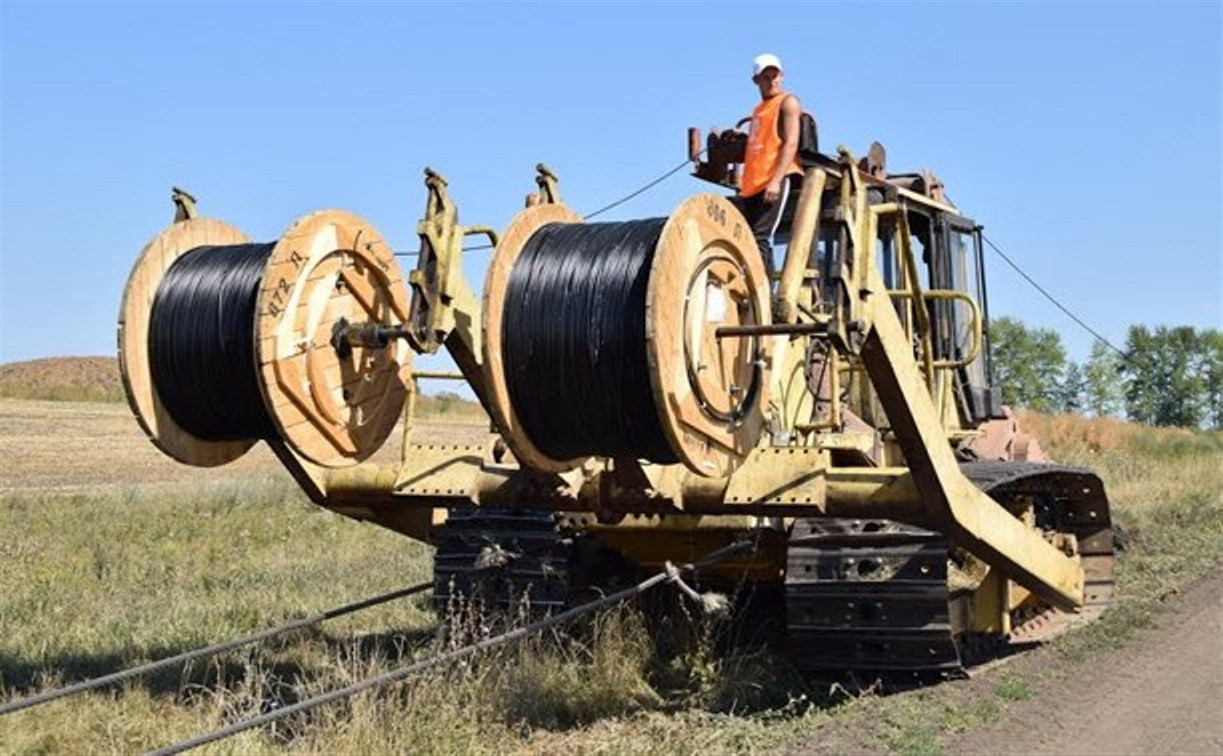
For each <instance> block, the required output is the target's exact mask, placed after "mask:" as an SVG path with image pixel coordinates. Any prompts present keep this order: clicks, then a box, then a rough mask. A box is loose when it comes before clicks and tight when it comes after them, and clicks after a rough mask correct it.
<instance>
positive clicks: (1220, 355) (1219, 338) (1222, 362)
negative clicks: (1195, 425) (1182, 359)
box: [1200, 328, 1223, 430]
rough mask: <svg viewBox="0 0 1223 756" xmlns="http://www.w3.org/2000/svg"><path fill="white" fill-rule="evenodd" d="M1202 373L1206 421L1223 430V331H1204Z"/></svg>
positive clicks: (1202, 339)
mask: <svg viewBox="0 0 1223 756" xmlns="http://www.w3.org/2000/svg"><path fill="white" fill-rule="evenodd" d="M1200 338H1201V352H1202V354H1201V356H1202V365H1201V372H1202V377H1203V380H1204V381H1205V383H1206V421H1207V422H1208V423H1209V424H1210V426H1211V427H1212V428H1215V429H1218V430H1223V331H1217V330H1215V329H1213V328H1210V329H1208V330H1205V331H1202V333H1201V335H1200Z"/></svg>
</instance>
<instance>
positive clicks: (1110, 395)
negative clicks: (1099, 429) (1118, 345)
mask: <svg viewBox="0 0 1223 756" xmlns="http://www.w3.org/2000/svg"><path fill="white" fill-rule="evenodd" d="M1083 378H1084V381H1085V384H1086V385H1085V388H1084V394H1085V395H1086V396H1085V397H1084V400H1085V405H1086V407H1087V410H1088V411H1089V412H1091V414H1093V415H1095V416H1096V417H1106V416H1108V415H1114V416H1116V415H1120V414H1121V411H1122V410H1123V409H1125V384H1124V382H1123V381H1122V380H1121V356H1120V355H1118V354H1117V353H1116V352H1115V351H1113V349H1112V347H1110V346H1108V345H1107V344H1105V343H1104V342H1103V341H1096V342H1095V343H1094V344H1092V345H1091V356H1089V357H1088V358H1087V367H1086V368H1085V369H1084V371H1083Z"/></svg>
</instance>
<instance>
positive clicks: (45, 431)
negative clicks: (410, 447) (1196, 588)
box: [0, 399, 1223, 753]
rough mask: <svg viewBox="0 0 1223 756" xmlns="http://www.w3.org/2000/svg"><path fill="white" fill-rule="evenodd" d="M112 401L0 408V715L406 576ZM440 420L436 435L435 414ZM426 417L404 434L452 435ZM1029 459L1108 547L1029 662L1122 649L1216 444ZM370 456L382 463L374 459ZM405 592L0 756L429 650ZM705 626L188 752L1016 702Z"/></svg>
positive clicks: (1222, 522) (1200, 545) (368, 747)
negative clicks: (191, 462) (1098, 594)
mask: <svg viewBox="0 0 1223 756" xmlns="http://www.w3.org/2000/svg"><path fill="white" fill-rule="evenodd" d="M126 412H127V411H126V408H125V407H124V406H123V405H121V404H103V403H75V404H67V403H62V402H48V401H32V400H16V399H0V565H2V569H0V700H12V699H14V698H18V697H22V696H24V695H27V694H29V693H31V692H33V691H37V690H40V689H43V688H46V687H54V686H57V685H59V684H62V683H64V682H68V681H72V680H77V679H81V678H84V677H88V676H92V675H96V674H100V673H105V672H109V671H113V670H115V669H118V668H120V667H124V666H128V665H131V664H134V663H137V662H140V661H143V660H148V659H153V658H157V657H161V656H164V655H169V654H172V653H176V652H180V651H183V650H187V649H189V648H192V647H195V646H198V645H202V644H205V643H208V642H213V641H218V640H222V639H226V638H229V637H232V636H234V635H238V634H242V633H246V632H250V631H253V630H257V629H260V628H263V627H266V626H268V625H271V624H274V623H277V622H280V621H283V620H285V619H287V618H291V617H295V616H301V615H303V614H306V613H310V612H313V611H316V610H319V609H323V608H326V607H330V606H335V605H338V604H342V603H345V602H347V601H350V600H353V599H357V598H363V597H366V596H369V595H373V594H375V593H379V592H381V591H385V590H390V589H392V588H395V587H399V586H403V585H407V584H412V583H416V582H419V581H422V580H425V579H427V578H428V576H429V571H430V558H431V555H430V550H429V548H428V547H425V546H422V545H419V544H415V543H413V542H411V541H409V540H407V539H404V538H402V537H399V536H396V535H395V534H392V533H390V532H385V531H381V530H379V529H377V528H376V527H373V526H369V525H363V524H360V523H356V522H352V521H349V520H345V519H344V518H342V517H339V516H338V515H334V514H331V513H329V512H326V511H324V510H321V509H318V508H316V507H314V506H312V505H311V504H309V503H308V502H306V501H305V499H304V498H303V497H302V496H301V495H300V494H299V493H298V492H297V491H296V489H295V488H294V487H293V485H292V484H291V482H290V481H289V480H288V479H287V477H286V476H285V475H284V474H283V473H281V472H280V471H279V470H278V469H277V467H276V465H275V462H274V460H273V459H272V458H271V455H270V454H267V453H266V451H265V450H263V449H256V450H253V451H252V452H251V454H250V455H248V457H249V458H244V459H243V460H242V461H241V462H240V463H239V464H237V465H235V466H233V467H231V468H226V469H224V470H222V471H220V472H217V471H208V472H201V471H193V470H187V469H185V468H182V467H180V466H177V465H175V464H174V463H172V462H169V461H168V460H165V459H163V458H161V457H160V455H159V454H158V453H157V452H156V451H155V450H154V449H153V448H152V447H151V445H149V444H148V443H147V442H145V441H144V439H143V437H142V436H141V434H140V432H139V430H138V428H137V427H136V425H135V423H134V422H133V421H131V419H130V417H128V416H127V414H126ZM442 419H446V418H442ZM438 420H439V418H438V417H436V416H432V417H430V418H428V422H427V423H426V424H425V426H424V427H423V428H422V431H421V432H422V433H430V434H438V435H439V437H440V436H442V435H446V434H449V435H448V437H450V438H457V437H468V436H472V435H478V434H479V433H480V432H481V430H482V427H481V425H480V424H479V421H478V419H477V420H476V422H469V423H467V424H459V425H457V426H456V425H454V424H453V423H442V422H438ZM1024 422H1025V423H1026V424H1027V425H1028V426H1029V427H1031V428H1032V429H1034V430H1035V431H1036V433H1037V435H1038V436H1039V437H1040V439H1041V441H1042V443H1043V445H1044V446H1045V448H1046V450H1047V451H1049V452H1050V453H1051V454H1052V455H1054V456H1055V457H1056V458H1058V459H1059V460H1062V461H1068V462H1074V463H1080V464H1085V465H1089V466H1091V467H1094V468H1095V469H1097V470H1098V471H1100V472H1101V474H1102V476H1103V477H1104V480H1105V482H1106V485H1107V487H1108V490H1109V493H1110V496H1111V498H1112V500H1113V502H1114V512H1115V515H1116V519H1117V520H1118V521H1119V522H1120V523H1121V524H1122V525H1123V526H1124V527H1125V529H1126V532H1127V533H1128V534H1129V538H1130V545H1129V548H1128V549H1127V550H1126V552H1125V554H1124V556H1123V558H1122V561H1121V567H1120V578H1119V579H1120V586H1121V587H1120V598H1119V601H1118V603H1117V605H1116V607H1115V608H1114V609H1113V610H1111V611H1110V612H1109V613H1108V614H1107V615H1105V617H1104V619H1102V620H1101V621H1099V622H1097V623H1095V624H1094V625H1092V626H1090V627H1088V628H1085V629H1083V630H1080V631H1076V632H1075V633H1073V634H1071V635H1069V636H1066V637H1064V638H1063V639H1061V640H1059V641H1057V642H1056V644H1055V649H1054V650H1055V653H1056V659H1057V665H1058V667H1059V669H1060V670H1062V671H1066V670H1069V671H1070V672H1069V673H1073V670H1074V669H1075V668H1076V666H1079V665H1086V664H1088V663H1089V661H1090V659H1091V657H1092V655H1093V654H1096V653H1099V652H1100V650H1102V649H1106V648H1111V647H1115V646H1116V645H1118V644H1122V643H1124V642H1125V641H1126V639H1127V638H1129V637H1130V636H1132V635H1133V634H1134V633H1136V632H1142V631H1143V629H1144V628H1146V627H1148V626H1150V625H1151V624H1152V622H1153V621H1155V618H1157V617H1158V614H1159V607H1160V605H1161V598H1162V597H1164V596H1167V595H1168V594H1169V593H1170V592H1174V591H1176V590H1177V589H1178V588H1180V587H1182V586H1184V585H1186V584H1187V583H1188V582H1189V581H1192V580H1193V579H1194V578H1196V577H1198V576H1201V575H1204V574H1207V573H1209V572H1211V571H1213V570H1216V569H1217V567H1218V564H1219V559H1220V555H1221V554H1223V436H1220V434H1217V433H1216V434H1209V433H1195V432H1189V431H1173V430H1158V431H1151V430H1148V429H1141V428H1137V427H1134V426H1130V425H1126V424H1124V423H1119V422H1115V421H1089V420H1084V419H1082V418H1077V417H1055V418H1044V417H1039V416H1030V417H1025V418H1024ZM386 453H387V454H388V455H390V454H393V453H394V450H393V449H391V450H389V451H387V452H386ZM435 625H436V620H435V617H434V615H433V612H432V610H431V609H430V607H429V603H428V598H427V595H425V596H423V597H417V598H414V599H408V600H404V601H401V602H398V603H394V604H391V605H388V606H385V607H382V608H378V609H374V610H370V611H368V612H365V613H362V614H359V615H356V616H355V617H354V618H351V619H342V620H337V621H333V622H330V623H327V624H324V625H322V626H321V627H320V628H319V629H317V630H311V631H309V632H302V633H299V634H297V635H295V636H293V637H291V638H287V639H285V640H283V641H280V642H276V643H273V644H269V645H266V646H263V647H260V648H256V649H252V650H249V651H245V652H237V653H233V654H230V655H228V656H225V657H223V658H221V659H218V660H214V661H212V662H208V663H197V664H195V665H192V666H190V667H189V668H187V669H184V670H175V671H170V672H167V673H164V674H159V675H154V676H152V677H150V678H147V679H144V680H139V681H135V682H132V683H130V684H128V685H127V686H125V687H123V688H121V689H119V690H116V691H106V692H97V693H92V694H88V695H86V696H82V697H78V698H74V699H69V700H67V701H62V702H57V703H53V704H50V705H47V706H45V707H40V708H36V709H33V710H29V711H26V712H21V713H18V714H15V715H11V716H7V717H3V718H0V751H7V752H18V753H46V752H87V751H88V752H129V751H135V750H142V749H148V748H151V747H155V746H158V745H164V744H167V743H170V742H173V741H176V740H179V739H182V738H186V737H188V736H191V735H193V734H196V733H199V732H203V731H206V730H210V729H213V728H216V727H218V726H220V725H222V724H224V723H226V722H230V721H235V720H238V719H242V718H245V717H248V716H251V715H253V714H255V713H258V712H260V711H266V710H270V709H272V708H274V707H276V706H278V705H283V704H284V703H286V702H291V701H294V700H297V699H298V698H301V697H304V696H308V695H310V694H312V693H315V692H318V691H321V690H324V689H327V688H331V687H334V686H337V685H340V684H343V683H347V682H351V681H354V680H357V679H360V678H363V677H366V676H368V675H370V674H372V673H375V672H377V671H380V670H385V669H389V668H391V667H393V666H396V665H398V664H399V663H401V662H402V661H403V660H405V659H407V658H416V657H423V656H425V655H428V654H430V653H433V652H435V651H436V650H437V649H438V648H439V644H440V643H441V641H440V640H439V637H438V634H437V632H436V630H435ZM726 631H727V629H726V627H725V626H724V625H721V624H704V623H703V622H702V621H700V620H695V625H694V626H692V627H688V628H686V632H685V633H683V634H682V635H683V637H684V638H685V641H684V642H682V643H681V642H674V641H673V642H669V643H668V644H667V645H668V652H667V653H666V654H662V653H659V648H658V646H657V644H656V641H657V638H656V637H655V636H654V635H652V634H651V633H650V632H649V631H647V629H646V626H645V623H644V622H643V620H642V618H641V617H640V616H639V615H638V614H637V613H635V611H633V610H631V609H630V610H622V611H617V612H611V613H609V614H607V615H604V616H602V617H600V618H599V619H598V620H597V621H595V622H594V623H592V624H591V625H590V626H589V627H588V628H586V631H585V632H584V633H583V634H582V635H581V639H574V638H560V637H556V636H549V637H546V638H541V639H538V640H534V641H531V642H529V643H525V644H522V645H520V646H517V647H514V648H512V649H509V650H506V651H503V652H492V653H488V654H485V655H484V656H482V657H478V658H477V659H475V660H474V661H472V662H470V663H468V664H463V665H459V666H456V667H453V668H451V669H448V670H445V671H439V672H435V673H432V674H428V675H425V676H423V677H419V678H414V679H413V680H411V681H409V682H407V683H405V684H402V685H398V686H396V687H393V688H390V689H387V690H384V691H382V692H378V693H368V694H363V695H361V696H358V697H356V698H354V699H352V700H351V701H349V702H348V703H345V704H340V705H334V706H329V707H325V708H322V709H318V710H316V711H315V712H313V713H311V714H310V715H308V716H304V717H301V718H297V719H290V720H288V721H285V722H283V723H282V724H280V725H278V726H276V727H275V728H269V729H263V730H258V731H253V732H249V733H246V734H244V735H241V736H238V737H236V738H233V739H231V740H228V741H224V742H222V743H219V744H216V745H214V746H209V747H208V748H207V749H205V750H207V751H210V752H223V753H252V752H253V753H262V752H279V751H282V750H291V751H294V752H303V753H313V752H318V753H323V752H326V753H333V752H344V753H354V752H386V751H397V752H430V753H452V752H458V751H463V752H466V751H476V752H494V751H495V752H527V751H529V752H545V753H552V752H555V753H560V752H565V753H569V752H573V751H580V752H609V753H629V752H631V753H643V752H644V753H701V752H708V751H711V750H713V751H762V750H792V749H802V750H826V751H829V752H844V751H853V750H860V749H875V750H893V751H900V752H913V753H932V752H938V751H939V749H940V743H941V741H942V739H943V738H944V737H945V736H946V735H947V734H948V733H953V732H957V731H961V730H964V729H966V728H972V727H974V726H976V725H978V724H981V723H983V722H986V721H990V720H992V719H996V718H997V717H999V716H1001V715H1002V714H1003V713H1005V711H1006V709H1007V707H1008V706H1009V705H1011V704H1012V703H1013V702H1014V701H1017V700H1021V699H1023V698H1025V697H1028V696H1029V695H1031V691H1032V690H1033V689H1034V687H1035V686H1037V685H1038V680H1037V679H1036V678H1035V677H1033V675H1036V674H1037V673H1035V672H1031V671H1023V670H1021V671H1012V670H1011V668H1010V667H1009V666H1004V667H1002V668H1001V669H1000V670H999V671H997V672H991V673H989V674H990V675H992V677H990V678H989V680H990V682H989V683H988V684H987V687H986V688H985V689H984V691H985V692H984V694H981V692H980V689H974V691H975V692H973V693H972V694H971V695H968V694H966V693H965V692H964V691H963V689H961V688H958V687H957V685H958V684H950V685H940V686H936V687H933V688H929V689H926V690H919V691H913V692H908V693H903V694H897V695H886V696H885V695H878V694H875V693H870V692H868V693H865V694H857V693H856V692H854V694H852V695H851V692H850V691H846V690H844V689H842V688H834V689H829V688H826V687H822V686H815V685H813V684H811V683H809V682H808V681H805V680H804V679H803V678H802V677H801V676H799V675H797V674H795V673H794V671H793V670H792V669H790V668H789V666H788V665H787V664H786V662H785V660H784V659H783V658H781V657H779V656H777V655H776V654H774V653H773V652H771V651H769V650H768V649H765V648H751V647H748V648H741V649H739V650H738V651H736V652H735V653H734V654H732V655H729V656H726V655H719V654H718V653H716V652H715V650H714V648H715V645H716V644H715V643H713V640H714V639H716V638H717V637H718V636H719V634H721V633H724V632H726Z"/></svg>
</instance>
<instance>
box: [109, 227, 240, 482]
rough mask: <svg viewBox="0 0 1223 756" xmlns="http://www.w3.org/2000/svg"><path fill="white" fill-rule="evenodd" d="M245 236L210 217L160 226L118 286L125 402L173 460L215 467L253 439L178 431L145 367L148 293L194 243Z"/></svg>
mask: <svg viewBox="0 0 1223 756" xmlns="http://www.w3.org/2000/svg"><path fill="white" fill-rule="evenodd" d="M249 241H250V237H248V236H247V235H246V234H244V233H242V232H241V231H239V230H238V229H236V228H234V227H233V226H230V225H229V224H227V223H223V222H221V221H219V220H214V219H213V218H193V219H191V220H184V221H180V222H178V223H175V224H174V225H172V226H170V227H169V228H167V229H165V230H164V231H162V232H161V233H159V234H158V235H157V236H154V237H153V239H152V241H150V242H149V243H148V244H146V245H145V246H144V249H143V250H142V251H141V252H140V257H139V258H137V259H136V264H135V266H133V267H132V273H131V275H130V276H128V278H127V287H126V288H125V289H124V290H123V304H122V305H120V308H119V373H120V375H121V376H122V377H123V390H124V393H126V394H127V403H128V405H129V406H131V408H132V412H133V413H134V414H135V415H136V421H137V422H138V423H140V427H141V428H143V429H144V432H145V433H146V434H148V437H149V439H150V440H152V442H153V444H154V445H155V446H157V448H158V449H161V450H162V451H163V452H165V453H166V454H168V455H169V456H171V457H173V458H174V459H177V460H178V461H179V462H185V463H186V464H189V465H197V466H199V467H215V466H217V465H223V464H225V463H226V462H232V461H233V460H235V459H237V458H238V457H240V456H242V455H243V454H245V453H246V450H247V449H249V448H251V447H252V446H254V445H255V441H256V440H257V439H250V440H242V441H206V440H204V439H202V438H197V437H196V436H193V435H191V434H190V433H188V432H187V431H186V430H184V429H183V428H182V427H181V426H180V425H179V424H178V423H176V422H175V421H174V418H173V417H171V416H170V413H169V412H168V411H167V410H166V408H165V406H164V405H162V403H161V398H160V397H158V396H157V391H156V389H155V388H154V386H153V378H152V375H151V374H150V371H149V317H150V315H151V314H152V312H153V298H154V297H155V296H156V295H157V287H158V286H159V285H160V284H161V279H162V278H164V277H165V275H166V271H167V270H169V269H170V266H171V265H173V264H174V261H175V260H177V259H178V258H180V257H182V256H183V255H184V254H186V253H187V252H189V251H191V250H193V249H195V248H196V247H203V246H212V245H226V244H242V243H245V242H249Z"/></svg>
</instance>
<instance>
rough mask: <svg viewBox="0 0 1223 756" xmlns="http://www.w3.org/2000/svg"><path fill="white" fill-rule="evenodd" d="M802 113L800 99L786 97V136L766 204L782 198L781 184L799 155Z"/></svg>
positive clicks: (766, 192) (783, 112) (783, 121)
mask: <svg viewBox="0 0 1223 756" xmlns="http://www.w3.org/2000/svg"><path fill="white" fill-rule="evenodd" d="M802 113H803V106H802V104H801V103H799V101H798V97H796V96H794V95H792V94H788V95H786V99H785V100H783V101H782V103H781V133H782V134H784V135H785V136H784V137H783V138H782V141H781V154H780V155H778V157H777V166H776V167H775V168H774V169H773V177H772V178H771V179H769V185H768V186H766V187H765V189H764V201H765V202H776V201H777V200H778V199H779V198H780V197H781V182H782V181H784V180H785V178H786V169H787V168H789V167H790V163H792V162H793V161H794V156H795V155H797V154H798V129H799V126H798V119H799V117H800V116H801V115H802Z"/></svg>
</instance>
